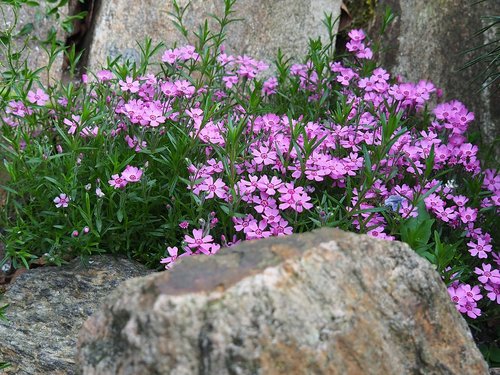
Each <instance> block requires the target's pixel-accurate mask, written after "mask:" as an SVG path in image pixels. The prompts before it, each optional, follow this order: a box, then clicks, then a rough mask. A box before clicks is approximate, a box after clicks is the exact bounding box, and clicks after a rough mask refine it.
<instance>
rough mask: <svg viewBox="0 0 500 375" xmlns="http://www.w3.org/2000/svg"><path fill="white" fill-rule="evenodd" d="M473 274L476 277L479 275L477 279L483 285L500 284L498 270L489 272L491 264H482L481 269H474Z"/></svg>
mask: <svg viewBox="0 0 500 375" xmlns="http://www.w3.org/2000/svg"><path fill="white" fill-rule="evenodd" d="M474 273H475V274H476V275H480V276H479V277H478V280H479V281H480V282H482V283H483V284H486V283H489V282H491V283H494V284H500V272H499V271H498V270H493V271H492V270H491V264H484V263H483V269H481V268H479V267H476V269H475V270H474Z"/></svg>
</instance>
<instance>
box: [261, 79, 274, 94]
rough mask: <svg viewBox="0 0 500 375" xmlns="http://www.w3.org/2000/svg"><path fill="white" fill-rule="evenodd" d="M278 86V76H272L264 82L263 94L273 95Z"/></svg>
mask: <svg viewBox="0 0 500 375" xmlns="http://www.w3.org/2000/svg"><path fill="white" fill-rule="evenodd" d="M277 88H278V80H277V78H276V77H271V78H269V79H268V80H266V81H265V82H264V84H263V85H262V95H267V96H270V95H273V94H276V92H277Z"/></svg>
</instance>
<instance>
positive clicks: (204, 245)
mask: <svg viewBox="0 0 500 375" xmlns="http://www.w3.org/2000/svg"><path fill="white" fill-rule="evenodd" d="M184 241H186V243H187V245H188V247H189V248H191V249H194V250H199V251H201V252H202V253H203V254H206V255H208V254H210V250H211V249H212V242H213V238H212V236H210V235H206V236H204V235H203V229H194V230H193V237H190V236H188V235H187V234H186V235H185V236H184Z"/></svg>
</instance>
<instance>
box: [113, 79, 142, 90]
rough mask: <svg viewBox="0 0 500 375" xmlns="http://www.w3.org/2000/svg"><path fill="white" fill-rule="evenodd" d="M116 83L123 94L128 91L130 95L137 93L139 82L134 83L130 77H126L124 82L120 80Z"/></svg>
mask: <svg viewBox="0 0 500 375" xmlns="http://www.w3.org/2000/svg"><path fill="white" fill-rule="evenodd" d="M118 83H119V84H120V87H121V89H122V91H123V92H126V91H130V92H131V93H135V92H137V91H139V82H137V81H134V80H133V79H132V77H127V78H126V80H125V82H124V81H122V80H120V81H119V82H118Z"/></svg>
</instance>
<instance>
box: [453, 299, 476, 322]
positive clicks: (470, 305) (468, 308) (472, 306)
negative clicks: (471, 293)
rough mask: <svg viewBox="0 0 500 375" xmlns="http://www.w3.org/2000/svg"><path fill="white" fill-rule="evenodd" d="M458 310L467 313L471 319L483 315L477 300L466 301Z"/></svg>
mask: <svg viewBox="0 0 500 375" xmlns="http://www.w3.org/2000/svg"><path fill="white" fill-rule="evenodd" d="M458 311H460V312H461V313H462V314H467V316H468V317H469V318H471V319H476V318H477V317H478V316H481V310H480V309H479V308H478V307H477V303H476V302H471V301H466V302H465V304H463V305H460V306H459V309H458Z"/></svg>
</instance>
